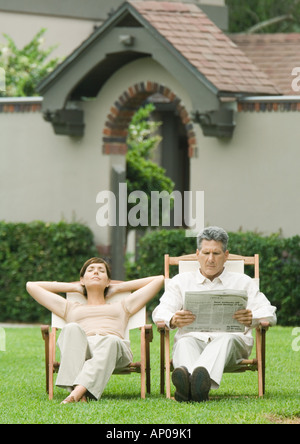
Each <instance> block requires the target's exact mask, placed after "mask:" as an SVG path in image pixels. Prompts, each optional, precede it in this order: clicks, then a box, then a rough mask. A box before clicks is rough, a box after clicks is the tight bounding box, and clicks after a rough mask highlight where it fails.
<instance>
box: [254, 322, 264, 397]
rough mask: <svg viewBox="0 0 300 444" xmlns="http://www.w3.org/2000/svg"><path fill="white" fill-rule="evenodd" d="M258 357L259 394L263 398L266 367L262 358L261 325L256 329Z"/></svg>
mask: <svg viewBox="0 0 300 444" xmlns="http://www.w3.org/2000/svg"><path fill="white" fill-rule="evenodd" d="M256 358H257V370H258V396H259V397H260V398H262V397H263V396H264V369H263V359H262V334H261V330H260V328H259V327H258V328H257V329H256Z"/></svg>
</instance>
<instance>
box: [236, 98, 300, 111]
mask: <svg viewBox="0 0 300 444" xmlns="http://www.w3.org/2000/svg"><path fill="white" fill-rule="evenodd" d="M238 111H239V112H242V111H250V112H271V111H275V112H277V111H279V112H286V111H287V112H295V111H300V98H299V102H298V101H292V100H291V101H288V100H287V101H283V100H280V101H277V102H276V101H257V102H250V101H249V102H248V101H245V102H243V101H242V100H241V101H239V102H238Z"/></svg>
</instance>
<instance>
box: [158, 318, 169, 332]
mask: <svg viewBox="0 0 300 444" xmlns="http://www.w3.org/2000/svg"><path fill="white" fill-rule="evenodd" d="M156 326H157V330H158V331H159V332H165V331H166V330H169V328H168V327H167V325H166V323H165V322H164V321H158V322H157V323H156Z"/></svg>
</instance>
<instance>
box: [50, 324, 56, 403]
mask: <svg viewBox="0 0 300 444" xmlns="http://www.w3.org/2000/svg"><path fill="white" fill-rule="evenodd" d="M49 339H50V340H49V400H51V399H53V379H54V378H53V373H54V361H55V342H56V328H52V330H51V333H50V337H49Z"/></svg>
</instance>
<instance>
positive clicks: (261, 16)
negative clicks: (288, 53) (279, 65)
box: [226, 0, 300, 33]
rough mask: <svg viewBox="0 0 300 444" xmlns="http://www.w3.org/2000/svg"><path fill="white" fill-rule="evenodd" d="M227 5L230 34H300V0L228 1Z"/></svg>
mask: <svg viewBox="0 0 300 444" xmlns="http://www.w3.org/2000/svg"><path fill="white" fill-rule="evenodd" d="M226 5H227V6H228V9H229V32H233V33H234V32H264V33H278V32H300V0H284V1H282V0H247V1H240V0H226ZM254 27H255V28H254Z"/></svg>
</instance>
